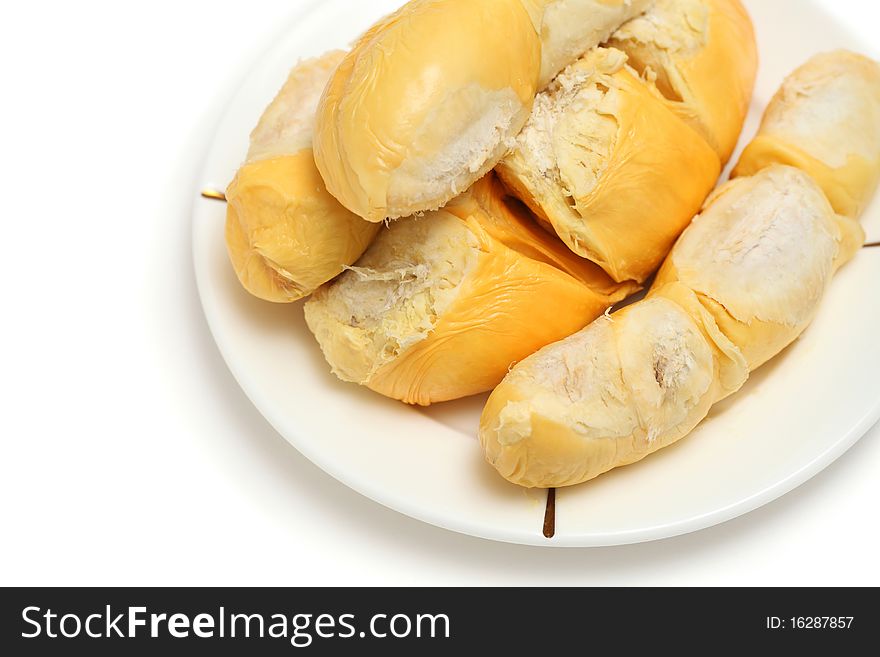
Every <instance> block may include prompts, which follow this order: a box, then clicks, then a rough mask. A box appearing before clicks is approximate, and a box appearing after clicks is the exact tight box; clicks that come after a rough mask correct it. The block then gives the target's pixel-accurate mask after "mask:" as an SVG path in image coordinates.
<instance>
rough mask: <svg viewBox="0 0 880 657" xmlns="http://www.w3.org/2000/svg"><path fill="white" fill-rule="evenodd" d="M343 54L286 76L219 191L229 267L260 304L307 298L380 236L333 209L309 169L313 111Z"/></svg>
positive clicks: (339, 208) (358, 220) (331, 200)
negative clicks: (242, 156)
mask: <svg viewBox="0 0 880 657" xmlns="http://www.w3.org/2000/svg"><path fill="white" fill-rule="evenodd" d="M343 55H344V53H342V52H331V53H328V54H327V55H325V56H323V57H320V58H318V59H315V60H309V61H305V62H302V63H301V64H299V65H298V66H297V67H296V68H294V69H293V71H292V72H291V74H290V76H289V78H288V80H287V82H286V83H285V85H284V87H283V88H282V89H281V91H280V92H279V94H278V96H277V97H276V98H275V100H274V101H273V102H272V103H271V104H270V105H269V107H268V108H267V109H266V111H265V113H264V114H263V116H262V118H261V119H260V123H259V125H258V126H257V128H256V129H255V130H254V132H253V133H252V134H251V147H250V151H249V152H248V158H247V161H246V163H245V164H244V165H243V166H242V167H241V169H239V171H238V173H237V174H236V176H235V179H234V180H233V181H232V183H231V184H230V185H229V188H228V189H227V191H226V199H227V219H226V244H227V249H228V252H229V257H230V260H231V261H232V265H233V267H234V269H235V272H236V274H237V275H238V278H239V280H240V281H241V283H242V285H243V286H244V287H245V289H247V290H248V291H249V292H250V293H251V294H253V295H254V296H257V297H259V298H261V299H265V300H267V301H273V302H278V303H289V302H293V301H297V300H298V299H301V298H303V297H305V296H307V295H309V294H311V293H312V292H313V291H314V290H315V289H317V288H318V287H319V286H320V285H322V284H323V283H326V282H327V281H329V280H331V279H332V278H334V277H336V276H338V275H339V274H340V273H342V271H343V268H344V267H345V266H346V265H350V264H351V263H353V262H354V261H355V260H357V259H358V258H359V257H360V256H361V254H362V253H363V252H364V250H365V249H366V248H367V246H369V244H370V242H371V241H372V240H373V238H374V237H375V235H376V233H378V230H379V229H378V226H375V225H373V224H370V223H368V222H366V221H363V220H362V219H361V218H360V217H358V216H356V215H354V214H352V213H350V212H349V211H348V210H346V209H345V208H343V207H342V206H341V205H339V203H338V202H337V201H336V199H334V198H333V197H332V196H331V195H330V194H329V193H328V192H327V190H326V188H325V187H324V181H323V180H322V179H321V176H320V174H319V173H318V169H317V167H316V166H315V162H314V156H313V152H312V135H313V132H314V127H313V124H314V113H315V108H316V107H317V104H318V99H319V98H320V95H321V92H322V90H323V88H324V85H325V84H326V82H327V80H328V79H329V77H330V74H331V73H332V71H333V70H334V69H335V67H336V65H337V64H338V63H339V61H340V60H341V59H342V57H343Z"/></svg>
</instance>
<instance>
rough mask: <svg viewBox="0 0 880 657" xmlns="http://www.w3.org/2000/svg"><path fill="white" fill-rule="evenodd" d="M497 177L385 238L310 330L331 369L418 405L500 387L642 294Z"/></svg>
mask: <svg viewBox="0 0 880 657" xmlns="http://www.w3.org/2000/svg"><path fill="white" fill-rule="evenodd" d="M503 194H504V191H503V189H502V188H501V186H500V184H499V183H498V182H497V180H496V179H495V178H494V176H492V175H490V176H488V177H487V178H485V179H483V180H482V181H480V182H479V183H477V185H475V186H474V188H473V189H471V190H470V191H468V192H467V193H466V194H464V195H462V196H461V197H460V198H457V199H455V200H454V201H453V202H452V203H450V204H449V205H448V206H447V207H446V208H445V209H443V210H440V211H436V212H433V213H430V214H429V215H427V216H425V217H423V218H410V219H406V220H402V221H398V222H395V223H393V224H392V225H391V226H390V227H389V228H388V229H383V230H382V232H381V234H380V235H379V237H378V239H377V240H376V242H375V243H374V244H373V245H372V246H371V247H370V248H369V249H368V250H367V252H366V253H365V254H364V256H363V258H361V259H360V261H358V263H357V265H356V266H355V267H352V268H350V270H349V271H347V272H346V273H345V274H343V275H342V276H341V277H340V278H338V279H337V280H336V281H334V282H332V283H330V284H328V285H326V286H324V287H322V288H321V289H319V290H318V291H317V292H316V293H315V295H314V296H313V297H312V299H311V300H310V301H309V302H308V303H307V304H306V306H305V313H306V321H307V323H308V325H309V328H310V329H311V330H312V332H313V333H314V334H315V336H316V338H317V340H318V342H319V344H320V345H321V348H322V350H323V352H324V355H325V357H326V359H327V361H328V362H329V363H330V365H331V367H332V369H333V372H334V373H335V374H336V375H337V376H338V377H339V378H341V379H342V380H344V381H349V382H353V383H358V384H361V385H364V386H368V387H369V388H371V389H372V390H374V391H376V392H379V393H380V394H382V395H385V396H387V397H391V398H393V399H398V400H401V401H404V402H406V403H409V404H419V405H428V404H431V403H434V402H441V401H448V400H451V399H458V398H461V397H466V396H469V395H473V394H477V393H481V392H485V391H487V390H491V389H492V388H494V387H495V386H496V385H497V384H498V383H499V382H500V381H501V379H502V378H503V377H504V375H505V374H506V373H507V372H508V370H509V369H510V367H511V365H513V364H514V363H515V362H517V361H519V360H521V359H523V358H525V357H527V356H528V355H530V354H532V353H534V352H535V351H537V350H538V349H539V348H541V347H542V346H544V345H546V344H548V343H551V342H553V341H555V340H559V339H561V338H563V337H565V336H567V335H570V334H571V333H574V332H575V331H577V330H579V329H580V328H582V327H583V326H585V325H586V324H588V323H589V322H590V321H592V320H593V319H595V318H596V317H598V316H599V315H601V314H602V313H603V312H604V311H605V310H606V309H607V308H609V307H610V306H612V305H613V304H614V303H616V302H617V301H620V300H621V299H623V298H625V297H626V296H627V295H628V294H630V293H632V292H633V291H635V286H634V285H632V284H623V285H618V284H616V283H614V282H613V281H611V280H610V279H609V278H608V277H607V276H606V275H605V274H604V272H602V270H601V269H599V268H598V267H596V266H595V265H593V264H592V263H589V262H586V261H583V260H581V259H580V258H577V257H576V256H574V254H572V253H570V252H569V251H568V249H566V248H565V246H564V245H563V244H561V243H559V242H558V240H556V239H555V238H553V237H552V236H551V235H549V234H548V233H546V232H545V231H543V230H542V229H541V228H540V227H538V226H537V225H535V224H534V222H533V221H532V219H531V217H530V216H529V215H528V213H527V212H526V211H525V209H524V208H521V207H518V206H517V205H516V204H515V203H513V202H507V201H506V200H505V199H504V198H503Z"/></svg>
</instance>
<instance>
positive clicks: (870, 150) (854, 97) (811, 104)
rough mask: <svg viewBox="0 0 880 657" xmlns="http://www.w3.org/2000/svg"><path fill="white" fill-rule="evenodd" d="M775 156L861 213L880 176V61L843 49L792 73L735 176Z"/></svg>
mask: <svg viewBox="0 0 880 657" xmlns="http://www.w3.org/2000/svg"><path fill="white" fill-rule="evenodd" d="M774 163H777V164H789V165H792V166H796V167H798V168H800V169H802V170H804V171H806V172H807V173H809V174H810V175H811V176H812V177H813V178H814V179H815V180H816V182H818V183H819V186H820V187H822V189H823V191H824V192H825V194H826V195H827V196H828V199H829V200H830V201H831V205H832V206H833V207H834V209H835V211H837V212H839V213H840V214H844V215H847V216H849V217H853V218H856V217H858V216H859V215H860V214H861V213H862V211H863V210H864V209H865V206H866V205H867V203H868V201H869V200H870V198H871V196H872V195H873V193H874V190H875V189H876V188H877V182H878V180H880V64H878V63H877V62H875V61H872V60H870V59H868V58H867V57H863V56H862V55H857V54H855V53H851V52H847V51H845V50H837V51H834V52H830V53H823V54H820V55H816V56H815V57H813V58H812V59H811V60H810V61H808V62H807V63H806V64H804V65H803V66H801V67H800V68H799V69H798V70H796V71H795V72H794V73H792V74H791V75H790V76H788V78H786V80H785V82H784V83H783V85H782V88H781V89H780V90H779V92H778V93H777V94H776V96H774V98H773V100H772V102H771V103H770V105H769V107H768V108H767V111H766V113H765V114H764V120H763V122H762V124H761V130H760V131H759V133H758V136H757V137H756V138H755V140H754V141H753V142H752V143H751V144H749V145H748V147H747V148H746V149H745V151H744V152H743V155H742V157H741V158H740V161H739V163H738V164H737V166H736V169H735V170H734V172H733V175H734V176H749V175H752V174H753V173H755V172H756V171H759V170H760V169H762V168H764V167H766V166H768V165H770V164H774Z"/></svg>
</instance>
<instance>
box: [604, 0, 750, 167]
mask: <svg viewBox="0 0 880 657" xmlns="http://www.w3.org/2000/svg"><path fill="white" fill-rule="evenodd" d="M609 45H611V46H613V47H615V48H619V49H620V50H623V51H624V52H626V54H627V55H628V56H629V62H630V65H632V66H633V68H635V69H636V70H637V71H638V72H639V73H641V74H643V75H645V76H646V77H648V78H650V79H653V80H655V82H656V85H657V88H658V89H659V90H660V92H661V93H662V94H663V95H664V97H665V98H666V99H667V101H668V104H669V107H670V108H671V109H672V111H674V112H675V113H676V114H677V115H678V116H679V117H681V119H682V120H684V121H685V122H686V123H687V124H688V125H690V126H691V127H692V128H694V130H696V131H697V132H699V133H700V134H701V135H702V136H703V137H704V138H705V139H706V141H707V142H709V144H711V145H712V147H713V148H714V149H715V150H716V152H717V153H718V156H719V157H720V158H721V161H722V162H723V163H726V162H727V160H729V159H730V156H731V154H732V153H733V151H734V149H735V148H736V144H737V142H738V141H739V136H740V133H741V132H742V127H743V123H744V122H745V119H746V115H747V114H748V111H749V105H750V103H751V99H752V92H753V90H754V86H755V77H756V75H757V71H758V48H757V43H756V41H755V31H754V27H753V25H752V21H751V19H750V18H749V14H748V12H747V11H746V10H745V8H744V7H743V5H742V3H741V2H740V0H656V2H655V3H654V4H653V6H652V7H651V8H650V9H649V10H648V11H647V12H646V13H645V14H644V15H642V16H639V17H637V18H634V19H633V20H631V21H629V22H628V23H626V24H625V25H623V27H621V28H620V29H619V30H618V31H617V32H616V33H615V34H614V35H613V36H612V37H611V40H610V41H609Z"/></svg>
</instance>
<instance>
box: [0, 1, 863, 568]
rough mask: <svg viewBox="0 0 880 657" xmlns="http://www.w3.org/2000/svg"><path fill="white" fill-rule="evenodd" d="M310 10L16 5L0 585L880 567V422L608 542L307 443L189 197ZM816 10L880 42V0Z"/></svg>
mask: <svg viewBox="0 0 880 657" xmlns="http://www.w3.org/2000/svg"><path fill="white" fill-rule="evenodd" d="M768 1H771V2H772V0H768ZM296 4H297V0H254V1H251V2H241V1H238V2H236V1H233V0H210V1H209V0H189V1H187V2H181V1H180V0H176V1H174V2H171V1H169V0H160V1H154V2H151V3H137V4H135V3H121V2H109V1H105V2H99V1H95V0H83V1H81V2H77V3H70V2H60V1H58V2H28V3H24V2H16V3H11V2H6V3H3V8H2V9H0V85H2V87H0V89H2V91H0V95H2V99H0V167H2V168H0V190H2V200H0V215H2V216H0V226H2V231H0V291H2V298H0V318H2V319H0V439H2V448H3V449H2V453H0V585H12V584H18V585H50V584H89V585H163V584H169V585H171V584H181V585H183V584H185V585H199V584H201V585H208V584H211V585H245V584H248V585H350V584H354V585H358V584H399V585H428V584H435V585H482V584H489V585H541V584H546V585H655V584H672V585H703V584H706V585H708V584H732V585H743V584H770V585H777V584H779V585H782V584H789V585H808V584H818V585H830V584H841V585H860V584H872V585H878V584H880V561H878V559H877V554H878V551H880V528H878V521H877V517H878V512H877V508H878V505H880V476H878V475H877V472H878V467H880V428H875V429H874V430H873V431H872V432H871V433H869V434H868V435H867V436H866V437H865V438H864V439H863V440H862V441H860V442H859V443H858V444H857V445H856V447H854V448H853V449H852V450H851V451H850V452H848V453H847V454H846V455H845V456H844V457H843V458H841V459H840V460H839V461H838V462H837V463H835V464H834V465H833V466H831V467H830V468H829V469H828V470H826V471H825V472H823V473H822V474H821V475H819V476H818V477H816V478H815V479H813V480H811V481H810V482H808V483H807V484H806V485H804V486H802V487H801V488H799V489H798V490H796V491H795V492H793V493H791V494H789V495H787V496H785V497H784V498H782V499H781V500H778V501H777V502H774V503H773V504H770V505H769V506H766V507H764V508H762V509H760V510H758V511H755V512H753V513H751V514H749V515H747V516H745V517H742V518H739V519H737V520H734V521H731V522H729V523H727V524H725V525H722V526H720V527H715V528H713V529H709V530H706V531H703V532H700V533H697V534H693V535H690V536H685V537H680V538H676V539H672V540H667V541H663V542H659V543H653V544H646V545H637V546H629V547H624V548H608V549H599V550H595V549H594V550H565V551H563V550H549V549H540V548H526V547H517V546H509V545H502V544H495V543H491V542H488V541H482V540H478V539H473V538H469V537H465V536H459V535H456V534H452V533H448V532H446V531H443V530H441V529H436V528H434V527H430V526H427V525H424V524H421V523H419V522H417V521H415V520H410V519H408V518H405V517H403V516H400V515H398V514H396V513H394V512H392V511H389V510H386V509H384V508H382V507H380V506H378V505H376V504H374V503H373V502H370V501H368V500H366V499H364V498H362V497H360V496H359V495H358V494H356V493H354V492H351V491H350V490H348V489H347V488H345V487H344V486H342V485H341V484H339V483H337V482H336V481H334V480H332V479H331V478H330V477H328V476H327V475H325V474H324V473H322V472H321V471H319V470H318V469H317V468H316V467H315V466H313V465H312V464H311V463H309V462H308V461H306V460H305V459H304V458H303V457H301V456H300V455H299V454H298V453H297V452H296V451H295V450H293V449H292V448H291V447H289V445H288V444H287V443H286V442H284V440H283V439H282V438H280V437H279V436H278V435H277V434H276V433H275V432H274V431H273V430H272V429H271V428H270V427H269V426H268V424H266V422H265V421H264V420H263V419H262V417H261V416H260V415H259V413H257V411H256V410H255V409H254V408H253V407H252V406H251V405H250V403H249V402H248V401H247V400H246V399H245V397H244V396H243V394H242V393H241V392H240V390H239V388H238V386H237V385H236V383H235V381H234V380H233V379H232V377H231V376H230V374H229V373H228V371H227V369H226V367H225V365H224V363H223V361H222V359H221V358H220V355H219V353H218V351H217V349H216V347H215V346H214V343H213V341H212V339H211V336H210V334H209V333H208V329H207V326H206V324H205V321H204V319H203V317H202V314H201V309H200V306H199V301H198V297H197V295H196V289H195V284H194V281H193V275H192V264H191V256H190V217H189V212H190V205H189V204H190V201H191V198H192V191H193V189H195V188H197V187H198V185H199V183H200V181H199V180H197V179H196V172H197V171H198V170H199V169H200V167H201V159H202V157H203V153H204V149H205V147H206V144H207V140H208V139H209V138H210V136H211V133H212V130H213V128H214V127H215V124H216V122H217V121H218V119H219V112H220V111H221V110H222V107H223V105H224V103H225V102H226V101H227V99H228V98H229V96H230V94H231V92H232V91H233V90H234V88H235V86H236V84H237V82H238V81H239V80H240V79H241V77H242V76H243V75H244V73H245V72H246V71H247V70H248V68H249V66H250V65H251V64H252V63H253V62H254V60H255V59H256V58H257V57H258V56H259V54H260V53H261V52H262V51H263V50H264V49H265V48H266V47H267V46H268V45H270V44H271V43H272V42H273V41H274V40H275V39H276V38H277V36H278V34H279V31H280V30H281V29H282V28H283V26H284V25H285V24H286V23H287V21H288V19H289V17H290V16H291V14H292V13H293V12H294V11H295V10H296V7H295V5H296ZM823 4H825V5H827V6H828V8H829V10H831V11H832V12H833V13H835V14H837V15H838V16H839V18H840V20H842V21H844V22H846V23H848V24H849V25H850V26H851V29H852V30H854V31H856V32H860V34H861V35H862V38H863V39H864V40H871V39H876V34H875V32H874V28H875V27H876V25H878V24H880V9H878V5H877V4H876V3H873V2H869V1H867V0H862V1H860V0H824V2H823ZM792 20H796V17H793V18H792ZM873 298H875V299H876V291H875V293H874V297H873Z"/></svg>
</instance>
